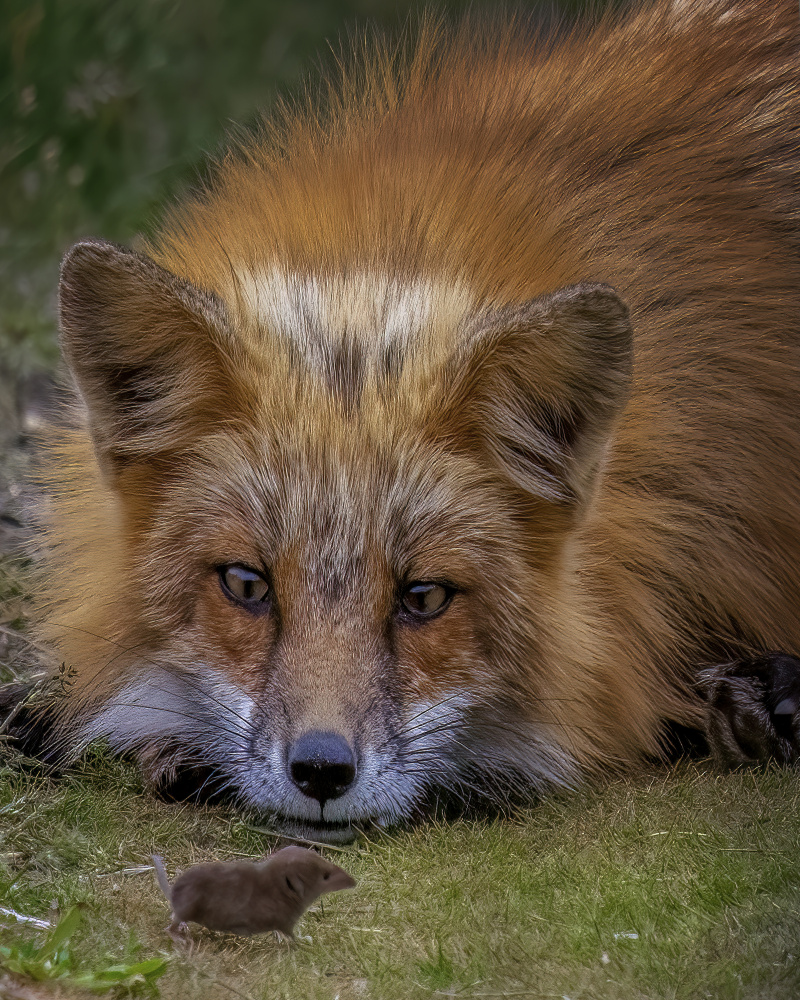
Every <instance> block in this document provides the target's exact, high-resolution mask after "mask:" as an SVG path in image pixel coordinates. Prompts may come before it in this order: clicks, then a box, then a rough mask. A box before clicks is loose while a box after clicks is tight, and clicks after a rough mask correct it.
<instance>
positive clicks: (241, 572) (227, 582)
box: [218, 565, 269, 612]
mask: <svg viewBox="0 0 800 1000" xmlns="http://www.w3.org/2000/svg"><path fill="white" fill-rule="evenodd" d="M218 572H219V581H220V583H221V584H222V589H223V591H224V592H225V594H226V595H227V596H228V597H230V598H232V599H233V600H234V601H236V602H238V603H239V604H244V605H245V607H247V608H248V610H250V611H256V612H260V611H262V610H264V608H265V605H266V603H267V600H268V597H269V584H268V583H267V581H266V580H265V579H264V577H263V576H262V575H261V574H260V573H256V571H255V570H253V569H248V568H247V567H246V566H239V565H233V566H221V567H220V568H219V571H218Z"/></svg>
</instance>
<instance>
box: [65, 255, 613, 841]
mask: <svg viewBox="0 0 800 1000" xmlns="http://www.w3.org/2000/svg"><path fill="white" fill-rule="evenodd" d="M60 308H61V328H62V340H63V349H64V354H65V357H66V360H67V363H68V365H69V368H70V369H71V373H72V376H73V379H74V383H75V386H76V389H77V393H78V396H79V400H80V418H79V427H78V429H77V430H76V432H75V433H76V435H77V436H78V437H79V438H80V436H81V434H82V435H83V439H84V440H86V439H87V438H88V440H90V441H91V449H92V450H91V454H89V453H88V452H86V454H85V455H84V461H86V462H87V463H88V464H91V465H92V472H91V486H90V487H88V488H87V486H86V482H85V481H84V480H82V479H78V480H76V481H75V482H74V483H73V485H72V486H71V487H62V488H61V490H60V492H59V491H56V492H55V493H54V496H53V499H52V502H53V504H54V507H55V508H56V510H60V512H61V515H60V516H61V518H62V521H70V522H71V523H72V524H74V525H78V524H79V523H80V522H82V521H84V522H85V524H84V526H83V528H82V530H83V543H82V545H83V548H82V552H83V555H82V556H81V557H80V558H79V557H78V556H77V554H76V543H74V542H72V543H70V542H69V541H68V540H67V539H68V536H69V529H68V528H66V529H62V541H63V542H64V547H65V552H64V553H63V554H62V556H61V566H62V570H61V573H62V574H63V575H62V578H61V579H62V582H63V586H64V589H65V590H66V591H69V588H70V584H69V582H67V581H66V577H67V576H68V575H70V574H74V573H80V572H82V573H83V575H84V580H83V581H82V582H81V587H82V588H83V589H82V590H81V594H82V597H81V599H80V602H78V601H75V600H74V601H73V605H75V607H74V608H73V609H72V610H71V611H70V609H69V608H68V607H66V606H62V611H61V616H60V621H61V622H62V623H66V622H69V623H71V624H70V625H69V626H68V627H69V629H71V631H70V632H69V633H68V634H66V633H65V632H64V631H61V632H59V626H58V624H54V625H52V627H51V634H52V635H54V636H57V640H56V641H57V642H59V643H60V645H61V648H62V651H63V655H64V656H66V657H67V658H69V659H70V660H71V661H72V662H70V666H72V667H73V668H74V671H75V673H76V677H75V683H74V685H73V689H72V690H71V692H70V694H69V697H68V698H67V700H66V704H65V709H64V712H65V714H64V720H63V723H62V727H61V731H62V734H64V738H67V736H66V734H67V733H69V734H70V735H69V738H70V739H71V740H72V742H73V744H74V745H83V744H84V743H85V742H87V741H88V740H90V739H93V738H96V737H105V738H106V739H107V740H108V741H109V742H110V743H111V745H112V746H113V747H115V748H116V749H119V750H126V751H133V752H134V753H136V754H137V755H138V756H139V758H140V760H141V762H142V764H143V766H144V768H145V770H146V772H147V773H148V774H149V775H150V776H151V777H152V778H154V779H155V780H159V779H163V778H164V777H165V776H166V777H169V776H171V775H173V774H174V773H176V771H180V769H181V768H192V767H204V768H207V769H210V771H211V772H212V773H213V775H214V778H215V781H216V782H217V783H218V784H220V785H222V786H224V787H225V788H227V789H228V790H230V791H231V792H233V793H234V795H236V796H237V797H238V798H239V799H240V800H241V801H242V802H243V803H245V804H246V805H247V806H250V807H253V808H256V809H258V810H263V811H265V812H267V813H271V814H273V815H274V816H275V817H276V819H277V821H279V822H281V823H282V824H283V826H284V828H290V829H294V830H301V831H305V832H306V833H308V832H309V831H310V832H311V833H313V835H314V837H327V838H334V839H335V838H339V837H346V836H349V835H351V832H352V830H353V828H354V827H360V826H366V825H369V824H371V823H377V824H386V823H389V822H393V821H397V820H402V819H404V818H407V817H409V816H411V815H412V814H413V813H414V812H415V811H416V810H417V809H418V807H419V806H420V805H422V804H423V803H424V802H426V801H428V800H429V799H430V797H431V796H432V795H438V794H440V793H445V794H447V795H448V796H450V797H454V798H455V799H456V800H458V801H460V802H467V801H472V800H474V799H475V798H482V799H486V800H489V801H491V802H494V803H496V804H499V805H502V804H503V803H504V802H505V801H507V800H508V799H509V798H510V797H512V796H514V795H516V793H517V792H519V791H520V790H523V789H524V790H526V791H531V790H532V791H534V792H535V791H537V790H539V789H543V788H545V787H547V786H550V785H553V784H556V785H559V784H567V783H570V782H572V781H573V780H574V778H575V776H576V772H577V768H578V766H579V760H580V756H581V740H584V739H586V736H585V733H584V732H583V729H582V727H581V725H580V724H579V723H580V715H581V711H582V707H581V706H582V704H583V703H584V702H586V701H587V699H589V698H590V695H589V694H587V693H586V692H584V691H582V689H581V683H580V680H578V681H576V679H575V678H574V677H571V676H564V670H563V668H559V667H553V662H554V654H553V650H554V649H556V648H557V649H560V650H561V649H563V645H564V643H565V642H568V641H573V640H572V639H571V638H567V637H565V635H564V634H563V630H561V629H559V628H558V626H557V624H555V623H556V622H557V621H558V618H559V608H560V607H561V605H562V604H563V602H564V601H565V600H573V599H574V597H571V596H569V591H570V587H569V582H568V579H567V578H568V577H569V575H570V573H571V572H572V568H571V562H570V545H571V541H570V540H571V539H574V537H575V533H576V531H577V530H578V529H579V525H580V522H581V518H582V516H583V512H584V510H585V509H586V507H587V505H589V504H590V503H591V498H592V493H593V489H594V484H595V481H596V478H597V475H598V470H599V468H600V466H601V464H602V462H603V461H604V454H605V451H606V448H607V444H608V440H609V436H610V434H611V431H612V428H613V425H614V421H615V419H616V417H617V415H618V414H619V412H620V410H621V408H622V407H623V406H624V403H625V400H626V398H627V394H628V389H629V382H630V373H631V328H630V323H629V319H628V314H627V310H626V308H625V306H624V305H623V304H622V302H621V301H620V299H619V298H618V296H617V295H616V293H615V292H614V291H613V290H612V289H610V288H609V287H607V286H603V285H597V284H583V285H575V286H572V287H568V288H564V289H561V290H560V291H557V292H555V293H554V294H549V295H544V296H542V297H539V298H536V299H534V300H533V301H529V302H523V303H519V304H517V305H507V304H506V305H493V304H490V303H485V302H478V301H475V300H474V298H473V297H472V296H471V295H470V293H469V290H468V289H467V288H466V287H462V286H459V285H458V284H457V283H450V284H446V283H444V282H437V281H436V280H434V279H432V278H430V277H427V276H418V277H415V278H413V279H405V280H399V279H395V278H392V277H391V276H388V275H382V274H378V273H375V272H368V271H363V272H358V271H354V272H350V273H338V274H337V273H333V274H321V273H320V274H313V273H308V274H297V273H287V272H285V271H282V270H280V269H279V268H277V267H276V268H275V269H273V270H263V271H258V272H252V271H251V272H247V271H244V270H243V271H240V272H238V273H237V272H235V271H232V276H231V283H230V285H229V286H226V287H218V288H215V289H213V290H210V289H200V288H197V287H194V286H193V285H191V284H189V283H188V282H187V281H186V280H184V279H183V278H181V277H178V276H176V275H175V274H172V273H170V272H169V271H167V270H164V269H163V268H162V267H160V266H159V265H157V264H156V263H154V262H153V261H152V260H150V259H149V258H147V257H144V256H140V255H138V254H136V253H132V252H130V251H127V250H124V249H122V248H120V247H116V246H113V245H111V244H107V243H100V242H87V243H81V244H78V245H77V246H76V247H74V248H73V249H72V251H71V252H70V253H69V254H68V256H67V258H66V260H65V262H64V265H63V270H62V278H61V301H60ZM82 428H85V430H82ZM87 431H88V435H87V433H86V432H87ZM87 495H89V496H88V498H87ZM88 505H92V511H93V512H94V513H92V514H90V513H88ZM100 522H102V527H101V526H100ZM87 525H89V527H87ZM91 525H94V527H91ZM73 534H74V533H73ZM70 545H71V546H72V548H70ZM70 553H71V555H70ZM70 563H71V567H69V566H68V564H70ZM78 604H80V608H78V607H77V605H78ZM54 617H57V616H54ZM89 637H92V638H89ZM556 659H557V657H556ZM589 669H590V668H589Z"/></svg>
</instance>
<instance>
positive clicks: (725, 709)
mask: <svg viewBox="0 0 800 1000" xmlns="http://www.w3.org/2000/svg"><path fill="white" fill-rule="evenodd" d="M700 686H701V689H702V690H703V692H704V694H705V696H706V735H707V737H708V742H709V745H710V747H711V750H712V752H713V754H714V757H715V758H716V759H717V761H718V762H719V763H720V764H722V765H724V766H726V767H735V766H737V765H738V764H746V763H754V762H757V761H767V760H776V761H779V762H780V763H782V764H790V763H794V762H796V761H797V760H798V758H800V660H798V659H795V657H793V656H786V655H785V654H783V653H765V654H763V655H761V656H757V657H753V658H752V659H748V660H739V661H737V662H735V663H724V664H721V665H720V666H716V667H709V668H707V669H706V670H703V671H702V672H701V674H700Z"/></svg>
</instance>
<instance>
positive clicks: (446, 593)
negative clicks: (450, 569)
mask: <svg viewBox="0 0 800 1000" xmlns="http://www.w3.org/2000/svg"><path fill="white" fill-rule="evenodd" d="M452 596H453V589H452V587H447V586H445V585H444V584H442V583H431V582H428V581H426V580H419V581H416V582H415V583H412V584H410V585H409V586H408V587H406V589H405V590H404V591H403V593H402V596H401V598H400V600H401V602H402V605H403V608H404V610H405V611H407V612H408V613H409V614H411V615H413V616H414V617H415V618H432V617H433V616H434V615H436V614H438V613H439V612H440V611H444V609H445V608H446V607H447V605H448V604H449V603H450V599H451V598H452Z"/></svg>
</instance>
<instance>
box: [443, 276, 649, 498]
mask: <svg viewBox="0 0 800 1000" xmlns="http://www.w3.org/2000/svg"><path fill="white" fill-rule="evenodd" d="M632 367H633V332H632V329H631V324H630V319H629V316H628V309H627V307H626V306H625V304H624V302H623V301H622V300H621V299H620V297H619V296H618V295H617V293H616V292H615V291H614V289H613V288H611V287H609V286H608V285H603V284H590V283H581V284H578V285H571V286H568V287H566V288H562V289H560V290H559V291H557V292H554V293H553V294H550V295H544V296H541V297H540V298H537V299H534V300H533V301H531V302H528V303H526V304H524V305H522V306H510V307H503V308H499V309H496V310H493V311H491V312H489V313H483V314H482V315H479V316H478V317H476V318H475V319H474V320H473V328H472V330H471V331H469V333H468V336H467V337H466V340H465V347H464V349H463V350H462V351H460V352H459V356H458V358H457V359H454V366H453V368H452V369H451V382H450V387H449V392H448V393H447V400H448V401H447V403H446V404H445V419H444V422H443V426H444V427H445V428H446V434H447V435H448V436H449V437H450V439H451V440H452V441H454V442H455V443H456V445H457V446H459V445H460V446H462V447H463V446H464V444H466V445H467V447H469V448H470V449H472V450H478V451H479V452H481V453H482V454H483V455H485V456H487V457H488V458H489V460H490V461H491V462H492V463H493V464H494V465H495V466H496V467H497V468H498V469H499V470H500V472H501V474H503V475H504V476H505V477H506V478H507V479H509V480H510V481H511V483H513V484H514V486H515V487H517V488H518V489H519V490H521V491H522V492H523V493H525V494H528V495H534V496H536V497H540V498H542V499H544V500H546V501H549V502H551V503H555V504H558V505H562V506H564V505H566V506H568V507H576V506H580V505H581V504H582V503H583V502H584V501H585V500H586V499H587V498H588V496H589V495H590V494H591V491H592V488H593V485H594V481H595V476H596V471H597V467H598V464H599V462H600V459H601V457H602V454H603V450H604V447H605V445H606V443H607V441H608V439H609V436H610V434H611V430H612V426H613V424H614V421H615V419H616V418H617V417H618V415H619V414H620V413H621V412H622V409H623V408H624V406H625V403H626V401H627V399H628V395H629V392H630V384H631V372H632Z"/></svg>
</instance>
